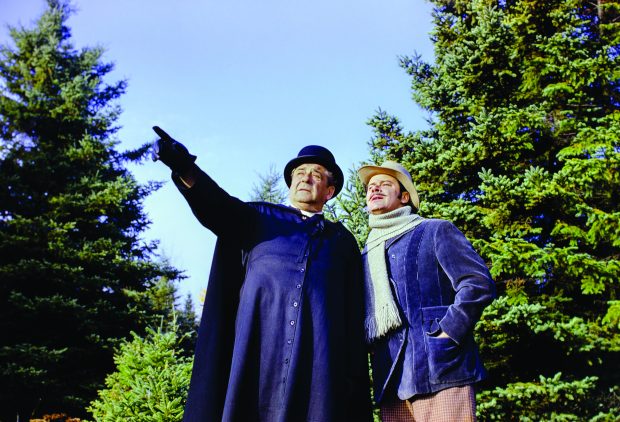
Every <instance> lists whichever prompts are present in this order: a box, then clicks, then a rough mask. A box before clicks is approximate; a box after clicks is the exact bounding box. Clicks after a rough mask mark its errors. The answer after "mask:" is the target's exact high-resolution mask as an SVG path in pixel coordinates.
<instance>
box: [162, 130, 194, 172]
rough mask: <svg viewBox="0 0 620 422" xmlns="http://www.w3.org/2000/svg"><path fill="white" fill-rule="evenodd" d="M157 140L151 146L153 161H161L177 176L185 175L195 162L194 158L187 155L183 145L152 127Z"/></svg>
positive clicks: (187, 152)
mask: <svg viewBox="0 0 620 422" xmlns="http://www.w3.org/2000/svg"><path fill="white" fill-rule="evenodd" d="M153 130H154V131H155V133H157V136H159V139H158V140H157V141H155V143H154V144H153V161H157V160H161V162H162V163H164V164H165V165H167V166H168V167H170V170H172V171H173V172H175V173H177V174H185V173H186V172H187V171H188V170H189V169H190V168H191V167H192V166H193V165H194V161H196V156H195V155H192V154H190V153H189V151H188V150H187V148H185V145H183V144H182V143H180V142H177V141H175V140H174V139H172V138H171V137H170V135H168V134H167V133H166V132H164V130H163V129H161V128H160V127H159V126H153Z"/></svg>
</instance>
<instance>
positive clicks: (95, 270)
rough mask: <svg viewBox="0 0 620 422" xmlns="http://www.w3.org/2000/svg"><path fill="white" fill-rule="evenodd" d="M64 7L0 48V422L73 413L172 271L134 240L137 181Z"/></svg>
mask: <svg viewBox="0 0 620 422" xmlns="http://www.w3.org/2000/svg"><path fill="white" fill-rule="evenodd" d="M70 13H71V8H70V5H69V3H68V2H66V1H64V0H48V9H47V11H45V13H44V14H43V15H42V16H41V18H40V19H39V20H38V22H37V24H36V26H35V27H34V28H32V29H28V28H24V27H19V28H11V30H10V34H11V37H12V41H13V43H12V45H5V46H2V47H1V48H0V138H1V139H0V140H1V144H0V303H2V306H0V333H1V335H0V361H1V362H2V367H1V369H0V420H15V419H16V417H19V418H20V420H27V419H28V418H29V417H31V416H34V415H35V414H37V415H40V414H42V413H51V412H63V413H67V414H70V415H72V416H81V415H83V414H84V411H85V410H84V409H85V407H86V403H88V402H89V401H90V400H92V399H93V398H94V397H95V394H96V391H97V389H98V388H99V387H100V386H102V384H103V380H104V378H105V374H106V373H108V372H110V371H111V370H112V368H113V361H112V356H113V351H114V347H115V346H116V345H118V344H119V341H120V340H121V339H123V338H126V337H127V336H129V333H130V332H131V331H135V332H138V333H140V332H143V331H144V327H145V326H146V325H147V324H149V323H152V322H153V315H154V312H155V310H154V309H153V306H152V304H151V301H149V300H145V299H144V295H145V291H146V290H147V289H148V288H149V286H151V285H152V284H154V282H155V281H156V280H158V279H159V278H160V277H162V276H164V277H167V278H168V279H170V280H172V279H175V278H177V277H178V273H177V271H176V270H174V269H173V268H171V267H169V266H167V265H163V264H158V263H156V262H155V261H154V260H153V257H154V254H155V252H156V251H155V247H156V244H155V243H154V242H149V243H146V242H145V241H144V240H142V238H141V234H142V233H143V232H144V230H145V229H146V228H147V226H148V224H149V221H148V219H147V217H146V215H145V214H144V212H143V208H142V207H143V200H144V198H145V197H146V196H147V195H148V194H149V193H150V192H151V191H152V190H153V189H156V188H157V187H158V185H157V184H156V183H151V184H147V185H140V184H138V183H137V182H136V180H135V179H134V178H133V176H132V175H131V174H130V173H129V172H128V171H127V170H126V168H125V167H124V164H125V163H127V162H128V161H135V160H138V159H140V158H141V157H142V156H144V153H145V151H146V146H144V147H142V148H140V149H138V150H136V151H129V152H125V153H121V152H118V151H117V150H116V146H117V144H118V141H117V140H116V139H115V138H114V135H115V132H116V131H117V129H118V127H116V126H114V123H115V121H116V120H117V118H118V116H119V113H120V108H119V106H118V104H117V103H116V100H117V99H118V98H119V97H120V95H121V94H123V92H124V90H125V87H126V83H125V81H119V82H115V83H106V82H105V81H104V77H105V76H106V75H107V74H108V73H109V72H110V71H111V70H112V65H111V64H109V63H105V62H103V61H102V54H103V50H102V49H101V48H83V49H80V50H78V49H76V48H74V46H73V45H72V43H71V41H70V38H71V34H70V30H69V28H68V27H67V26H66V20H67V18H68V16H69V15H70Z"/></svg>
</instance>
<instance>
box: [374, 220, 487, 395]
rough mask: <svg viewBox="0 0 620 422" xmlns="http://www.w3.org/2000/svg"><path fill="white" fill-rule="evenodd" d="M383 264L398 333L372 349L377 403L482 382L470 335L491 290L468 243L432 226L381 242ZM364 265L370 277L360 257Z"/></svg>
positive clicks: (452, 230) (441, 223) (450, 229)
mask: <svg viewBox="0 0 620 422" xmlns="http://www.w3.org/2000/svg"><path fill="white" fill-rule="evenodd" d="M386 262H387V267H388V276H389V278H390V282H391V284H392V289H393V293H394V294H395V296H396V300H397V304H398V307H399V310H400V312H401V318H402V320H403V325H402V326H401V327H400V328H398V329H396V330H394V331H392V332H390V333H388V334H387V335H386V336H384V337H382V338H381V339H379V340H377V341H375V342H374V343H373V345H372V353H371V364H372V370H373V381H374V391H375V399H376V401H377V402H380V401H381V400H382V399H383V398H384V397H385V396H392V398H393V396H394V395H397V396H398V397H399V398H400V399H402V400H405V399H409V398H412V397H414V396H417V395H421V394H428V393H433V392H436V391H439V390H442V389H445V388H448V387H456V386H462V385H467V384H471V383H474V382H477V381H480V380H481V379H483V378H484V376H485V370H484V367H483V365H482V362H481V361H480V358H479V356H478V351H477V347H476V344H475V343H474V338H473V329H474V325H475V324H476V322H477V321H478V319H479V318H480V315H481V313H482V310H483V309H484V308H485V306H487V305H488V304H489V303H490V302H491V301H492V300H493V298H494V297H495V284H494V283H493V280H492V279H491V275H490V274H489V271H488V269H487V267H486V265H485V263H484V261H483V260H482V258H481V257H480V256H479V255H478V254H477V253H476V251H475V250H474V249H473V247H472V245H471V243H470V242H469V241H468V240H467V239H466V238H465V236H464V235H463V234H462V233H461V232H460V231H459V230H458V229H457V228H456V227H455V226H454V225H453V224H452V223H450V222H449V221H446V220H438V219H429V220H426V221H424V222H422V223H421V224H420V225H418V226H417V227H415V228H414V229H412V230H411V231H408V232H406V233H403V234H401V235H400V236H397V237H395V238H392V239H389V240H388V241H386ZM364 265H365V268H364V269H365V276H366V277H370V273H369V271H368V261H367V259H366V256H365V251H364ZM441 331H444V332H445V333H446V334H448V335H449V336H450V338H439V337H438V335H439V334H440V333H441Z"/></svg>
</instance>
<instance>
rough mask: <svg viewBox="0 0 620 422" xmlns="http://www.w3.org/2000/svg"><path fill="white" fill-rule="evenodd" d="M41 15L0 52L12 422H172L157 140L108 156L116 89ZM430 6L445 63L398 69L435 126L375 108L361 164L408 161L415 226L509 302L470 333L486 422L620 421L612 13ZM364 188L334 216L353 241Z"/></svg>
mask: <svg viewBox="0 0 620 422" xmlns="http://www.w3.org/2000/svg"><path fill="white" fill-rule="evenodd" d="M48 3H49V6H50V9H49V10H48V12H46V14H45V15H43V17H42V18H41V19H40V20H39V21H38V23H37V24H36V25H35V26H30V27H26V28H17V29H15V30H14V31H12V33H11V37H12V40H13V43H14V45H9V46H7V45H5V46H4V47H3V49H2V50H1V52H0V53H1V54H0V78H1V79H0V84H1V85H0V86H1V88H2V97H0V107H1V108H0V119H1V121H0V123H1V125H2V126H1V130H2V132H1V135H2V149H1V150H0V154H1V155H0V159H1V161H0V178H2V185H3V186H4V187H5V188H3V190H2V196H1V198H0V199H1V203H2V206H1V209H0V212H1V213H2V214H1V219H0V229H1V230H0V233H1V236H2V237H1V238H0V252H1V253H0V277H1V279H0V281H1V285H0V286H1V290H0V294H1V299H2V302H3V304H4V305H5V306H3V309H2V311H1V314H0V321H1V324H2V327H1V328H2V329H3V333H6V335H3V337H2V344H1V345H0V346H1V349H0V353H1V357H2V362H6V363H3V368H2V372H1V373H0V376H1V377H2V379H1V381H2V383H1V390H0V394H1V395H0V401H1V402H2V403H0V408H2V412H3V413H2V415H0V417H1V418H2V420H15V416H16V415H17V414H20V415H22V418H25V417H30V416H38V415H41V414H42V413H45V412H53V411H66V412H68V413H70V414H72V415H75V416H79V417H89V416H88V414H87V411H88V413H89V414H90V415H92V416H93V417H95V418H96V419H101V420H105V419H106V418H113V417H114V415H116V416H118V417H124V418H127V417H129V416H133V415H130V414H129V413H128V412H133V411H135V412H143V413H137V414H136V416H135V418H136V419H135V420H139V419H140V415H141V414H142V415H150V416H149V417H150V418H151V419H152V420H177V418H178V417H179V416H180V414H181V411H182V404H183V399H184V398H183V389H184V388H186V385H187V379H188V373H189V372H188V368H189V367H190V365H191V361H190V358H189V355H191V343H192V335H191V333H192V330H193V327H192V325H193V324H192V320H193V315H192V309H191V306H186V307H185V308H183V309H179V310H177V311H175V312H173V307H172V305H171V304H172V303H173V302H174V299H175V289H176V283H174V280H178V279H179V278H180V277H181V274H180V272H179V270H178V269H176V268H175V266H173V265H171V264H170V261H169V260H166V259H162V257H161V256H158V255H157V249H156V245H155V244H153V243H151V242H149V241H145V240H144V237H143V234H144V232H145V230H146V229H147V227H148V224H149V221H148V220H149V218H148V216H147V215H146V214H145V212H144V202H145V200H146V198H147V197H148V196H149V195H150V194H151V193H152V192H153V191H154V190H156V189H157V188H158V186H159V184H158V183H157V182H153V183H145V182H138V181H137V180H136V179H135V177H134V176H133V175H132V173H131V171H129V170H128V166H130V165H131V163H132V162H133V163H135V162H138V161H141V160H142V161H144V160H145V159H147V147H148V144H139V143H136V144H135V145H132V147H131V148H129V150H128V151H119V150H117V148H118V147H119V145H122V144H119V143H118V142H117V139H118V134H119V133H120V131H118V130H117V124H118V119H119V116H120V115H121V114H120V109H119V108H118V100H119V98H120V97H121V96H122V95H123V94H124V93H125V90H126V88H127V87H126V82H125V81H124V80H122V79H121V80H120V81H119V80H116V79H114V78H110V77H109V76H110V75H109V74H110V72H111V71H112V67H111V66H110V65H108V64H106V61H105V60H103V56H102V54H103V50H102V49H99V48H93V47H86V48H83V47H80V48H75V47H73V46H72V45H71V42H72V41H71V34H70V30H69V28H68V27H67V26H66V23H67V19H68V17H69V16H70V11H69V5H68V4H67V3H64V2H58V1H49V2H48ZM430 5H431V6H432V7H433V17H432V25H433V29H432V33H431V40H432V43H433V46H434V55H433V57H428V56H423V55H417V54H415V53H413V54H412V55H411V56H401V57H400V59H399V64H400V67H401V71H402V72H403V73H404V74H405V75H408V77H409V78H410V82H411V87H410V92H409V94H412V96H413V100H414V102H415V103H416V104H417V105H418V107H420V108H421V109H422V110H424V111H425V115H426V116H427V121H426V123H425V125H424V127H423V128H420V127H419V126H416V127H415V128H414V129H413V130H411V129H409V130H408V129H406V127H407V125H405V124H403V123H402V120H400V119H401V117H400V116H398V117H397V116H396V115H392V114H390V113H387V112H385V111H383V110H381V109H376V112H375V114H374V115H372V112H371V113H370V115H371V116H370V118H368V117H366V118H364V119H363V121H365V122H367V123H368V125H369V126H370V128H371V129H372V131H373V133H374V134H373V135H372V138H371V140H370V142H369V143H368V145H365V146H364V147H365V148H368V149H367V152H366V154H365V156H363V157H361V158H360V159H359V160H360V161H366V162H375V163H380V162H381V161H383V160H384V159H386V158H388V159H395V160H398V161H400V162H402V163H403V164H405V165H406V166H407V168H408V169H409V170H410V171H411V172H412V174H413V175H414V178H415V181H416V183H417V185H418V187H419V190H420V193H421V196H422V198H423V202H422V207H421V210H420V212H421V214H423V215H425V216H429V217H431V216H433V217H441V218H447V219H449V220H451V221H453V222H454V223H455V224H456V225H457V226H458V227H459V228H461V230H462V231H463V232H464V233H465V234H466V235H467V236H468V237H469V238H470V239H471V240H472V242H473V243H474V246H475V247H476V248H477V249H478V250H479V251H480V253H481V255H482V256H483V257H484V258H485V260H486V261H487V263H488V265H489V267H490V269H491V272H492V274H493V276H494V279H495V280H496V283H497V285H498V290H499V292H500V297H499V298H498V299H497V300H496V301H495V302H494V303H493V304H492V305H491V306H490V307H489V308H488V309H487V310H486V311H485V314H484V316H483V319H482V321H481V322H480V323H479V324H478V326H477V328H476V335H477V337H478V340H479V343H480V346H481V353H482V355H483V359H484V361H485V363H486V366H487V368H488V369H489V373H490V377H489V379H488V380H487V381H486V382H485V383H484V384H482V385H481V388H480V391H479V393H478V402H479V407H478V413H479V417H480V419H481V420H617V418H618V417H619V416H620V415H619V414H618V409H619V408H620V400H619V394H620V391H619V390H618V384H619V383H618V374H619V371H618V369H619V368H618V366H619V364H618V362H619V361H620V359H618V351H619V339H620V335H619V328H620V301H619V300H618V274H619V273H620V265H619V263H618V256H619V254H618V248H619V246H620V236H619V234H620V226H619V218H620V213H619V211H618V200H617V198H618V197H619V195H618V193H619V192H618V191H619V186H620V176H619V172H618V167H619V154H620V151H619V145H618V139H619V135H620V114H619V112H618V105H619V103H618V100H619V94H620V93H619V85H618V81H619V79H620V78H619V76H620V74H619V71H618V68H619V66H618V57H619V55H618V53H619V51H618V44H619V43H618V41H619V40H620V31H619V30H618V17H619V12H620V10H619V9H620V8H619V5H618V3H617V2H610V1H607V2H604V1H599V2H584V1H552V2H538V1H474V2H471V1H467V2H465V1H463V2H461V1H450V2H444V1H435V2H432V3H431V4H430ZM157 30H158V31H163V32H166V29H165V28H164V29H162V28H161V27H159V28H158V29H157ZM403 53H406V52H403ZM332 82H334V81H332ZM155 85H157V84H155ZM378 101H380V100H378ZM354 102H355V101H354ZM330 106H334V104H330ZM342 106H343V105H342V104H341V105H339V107H342ZM180 107H181V108H180ZM175 108H176V109H179V108H180V109H181V110H182V106H181V105H176V106H175ZM181 113H182V112H181ZM334 113H336V115H337V110H336V111H335V112H334ZM207 120H208V119H207V118H206V117H205V118H204V119H200V120H199V121H200V122H201V123H200V124H198V125H197V126H198V127H205V125H207V124H208V123H205V122H206V121H207ZM187 124H188V125H190V126H191V125H192V123H191V122H188V123H187ZM238 125H239V126H243V124H242V123H241V122H240V123H238ZM314 125H315V126H319V127H320V122H315V124H314ZM162 126H164V127H165V125H162ZM234 127H235V128H236V126H234ZM270 127H271V126H270ZM271 129H272V131H273V130H275V129H277V127H271ZM340 129H341V130H342V131H343V132H346V131H347V127H346V125H342V127H341V128H340ZM186 130H187V129H186ZM267 132H268V133H270V132H269V131H267ZM181 135H182V134H181ZM330 135H333V133H330ZM148 136H151V135H145V138H147V137H148ZM323 136H325V135H324V134H323ZM178 138H179V139H181V140H184V138H183V136H178ZM143 139H144V138H143ZM303 141H307V139H303ZM304 143H311V142H304ZM357 143H358V144H361V145H364V144H366V142H365V141H364V140H360V137H358V138H357ZM228 145H230V147H231V148H237V147H239V146H237V145H234V144H228ZM284 145H286V148H290V147H291V143H290V142H288V143H285V144H284ZM275 148H276V149H277V150H281V149H283V148H281V147H280V145H275ZM335 148H336V147H334V149H335ZM297 149H298V148H295V149H294V150H297ZM190 150H191V148H190ZM192 152H194V153H196V152H198V151H196V150H193V151H192ZM245 152H247V149H246V151H245ZM293 154H294V152H293ZM344 155H346V154H345V153H338V152H336V156H337V157H340V156H344ZM235 156H236V152H234V151H230V152H228V153H226V154H225V155H222V156H221V157H214V159H213V161H215V162H218V161H219V163H220V164H224V165H226V164H227V162H229V161H230V159H234V158H235ZM290 156H291V153H288V152H287V153H286V157H288V158H290ZM218 158H219V159H218ZM226 158H228V160H226ZM288 158H282V159H281V160H278V162H285V161H286V160H287V159H288ZM268 162H269V161H266V160H265V161H263V160H258V159H257V160H256V163H257V164H258V163H260V165H261V166H260V167H257V168H255V169H253V171H255V172H257V171H258V172H260V171H263V170H264V167H263V165H264V164H267V163H268ZM355 165H359V162H357V163H356V164H354V165H352V167H353V166H355ZM352 176H353V172H351V177H350V179H349V182H348V184H347V188H346V189H345V191H344V192H343V194H341V196H340V198H339V200H338V201H337V202H336V203H335V206H334V207H333V208H330V210H329V212H330V214H331V215H332V218H338V219H341V220H342V221H344V222H345V223H346V224H347V226H348V227H349V228H350V229H351V230H352V231H353V232H354V234H355V235H356V236H357V238H358V240H359V241H360V244H362V243H363V241H364V239H365V236H366V230H367V229H366V216H365V215H364V211H363V206H362V204H363V200H362V187H361V186H360V185H359V183H357V181H356V180H355V178H354V177H352ZM254 179H257V178H256V177H255V178H254ZM258 179H260V178H258ZM263 181H264V182H265V181H266V182H267V183H268V178H267V179H263ZM263 187H264V186H263ZM260 188H261V187H260V186H259V187H258V189H257V190H256V191H255V193H260V190H261V189H260ZM276 189H277V187H276ZM173 217H174V218H173V220H172V221H174V220H175V219H176V218H179V215H178V213H177V212H175V213H174V215H173ZM164 258H165V257H164ZM190 305H191V304H190ZM148 327H151V328H148ZM132 331H133V332H134V333H135V334H133V335H131V336H130V334H129V333H130V332H132ZM115 351H116V360H115V362H114V363H115V365H114V364H113V362H112V359H111V356H112V354H113V353H114V352H115ZM153 368H169V370H167V371H164V370H159V371H158V370H154V369H153ZM106 375H107V381H106V387H105V388H104V387H103V384H102V383H103V379H104V378H105V377H106ZM138 375H139V376H138ZM155 386H156V388H155ZM153 391H158V392H159V393H160V394H157V395H153V394H152V392H153ZM141 394H148V395H149V399H148V400H145V398H144V397H143V396H141ZM96 397H98V399H96ZM119 397H123V400H120V399H119ZM95 399H96V400H95ZM141 406H142V407H143V408H141ZM131 409H133V410H131ZM115 412H116V413H115ZM26 415H27V416H26ZM154 415H165V416H162V417H161V418H160V419H157V416H154ZM147 419H148V418H147ZM140 420H144V419H140Z"/></svg>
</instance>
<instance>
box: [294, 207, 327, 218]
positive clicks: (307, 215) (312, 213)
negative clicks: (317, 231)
mask: <svg viewBox="0 0 620 422" xmlns="http://www.w3.org/2000/svg"><path fill="white" fill-rule="evenodd" d="M298 209H299V208H298ZM299 212H301V213H302V214H303V215H305V216H306V217H313V216H315V215H317V214H323V211H319V212H311V211H304V210H299Z"/></svg>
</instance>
